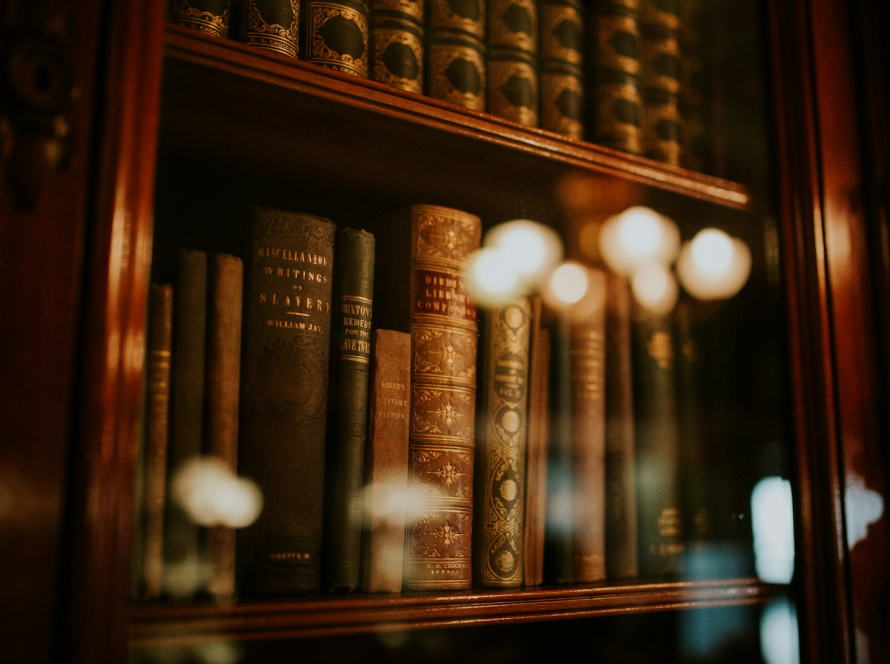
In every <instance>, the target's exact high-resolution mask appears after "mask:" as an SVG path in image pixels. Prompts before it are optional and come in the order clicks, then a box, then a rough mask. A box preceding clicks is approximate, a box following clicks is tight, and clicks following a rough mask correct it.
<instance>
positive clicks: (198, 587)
mask: <svg viewBox="0 0 890 664" xmlns="http://www.w3.org/2000/svg"><path fill="white" fill-rule="evenodd" d="M401 216H402V218H401V219H396V220H391V221H392V223H387V224H382V225H381V227H380V230H379V234H381V235H382V236H383V237H382V238H380V240H378V238H375V236H374V235H372V234H371V233H369V232H367V231H364V230H354V229H350V228H340V229H336V228H335V226H334V224H333V223H332V222H330V221H329V220H327V219H322V218H319V217H316V216H313V215H309V214H302V213H294V212H288V211H283V210H277V209H271V208H259V207H258V208H254V209H253V210H252V211H251V213H250V219H249V228H250V241H249V243H248V245H247V246H246V247H245V258H244V263H243V264H242V260H241V259H240V258H238V257H235V256H228V255H216V254H211V255H208V254H206V253H205V252H203V251H201V250H182V251H181V253H180V256H179V271H178V276H177V278H176V280H175V282H174V283H170V284H160V283H153V284H152V287H151V288H152V290H151V297H150V300H149V302H150V311H149V326H148V332H149V333H148V340H147V344H148V353H147V358H148V362H147V366H148V370H147V408H146V426H145V445H144V455H143V456H144V464H143V467H144V471H143V473H144V475H143V477H144V487H145V489H144V499H143V506H144V509H143V517H142V520H143V528H142V530H141V532H142V533H143V542H142V552H143V556H142V561H143V564H142V566H141V579H140V586H141V590H140V594H141V595H142V596H143V597H145V598H157V597H160V596H164V595H167V596H171V595H172V596H182V595H189V594H194V593H198V592H203V593H208V594H210V595H213V596H216V597H231V596H233V595H235V594H239V595H243V596H248V595H254V596H257V595H258V596H275V595H278V596H281V595H299V594H307V593H317V592H320V591H353V590H356V589H362V590H365V591H369V592H399V591H402V590H441V591H444V590H458V589H469V588H471V587H489V588H499V587H518V586H522V585H526V586H535V585H540V584H542V583H545V582H548V583H592V582H598V581H603V580H606V579H628V578H635V577H637V576H638V575H640V574H642V575H644V576H663V575H665V574H671V573H677V572H679V571H680V567H679V565H680V561H681V560H682V558H683V553H684V551H683V549H684V542H685V539H684V537H683V532H682V531H683V527H682V524H681V515H680V513H681V508H680V496H679V492H680V488H679V486H678V483H677V477H678V472H679V468H678V464H679V463H680V457H679V455H678V448H677V445H678V435H679V430H678V428H677V427H678V421H677V411H676V408H675V406H676V404H674V403H673V401H672V399H673V397H672V395H673V393H674V392H673V391H674V387H675V385H674V384H672V382H671V381H673V378H672V376H673V375H674V371H673V369H672V362H673V352H674V350H673V342H672V341H671V339H672V333H671V331H670V329H668V328H665V327H664V325H665V323H664V321H662V320H660V319H659V320H656V321H646V319H641V320H640V321H637V322H632V320H633V317H632V316H631V307H632V302H631V298H630V293H629V290H628V286H627V283H626V281H624V280H621V279H619V278H617V277H614V276H613V275H610V274H607V273H606V272H605V271H599V270H592V271H591V276H592V282H591V283H592V284H594V288H595V289H598V290H599V301H600V303H601V304H602V302H605V303H606V306H600V307H598V308H596V309H595V310H593V311H591V312H590V313H589V314H588V315H586V316H584V317H583V318H581V319H576V320H573V319H571V318H569V317H567V316H561V315H559V314H555V313H554V312H552V311H550V312H548V310H547V308H546V307H544V306H543V305H542V303H541V300H540V298H538V297H535V296H532V297H522V298H517V299H514V300H511V301H509V302H506V303H503V304H501V305H498V306H493V307H490V308H485V309H481V308H480V309H479V310H478V311H477V307H476V305H475V304H474V302H473V300H472V298H471V297H470V296H469V295H468V292H467V286H466V284H465V282H464V276H463V266H464V263H465V261H466V259H467V258H468V257H469V256H470V254H471V253H472V252H473V251H474V250H475V249H477V248H478V247H479V246H480V240H481V229H482V227H481V220H480V219H479V218H478V217H476V216H474V215H472V214H469V213H466V212H463V211H461V210H455V209H452V208H445V207H440V206H432V205H416V206H413V207H411V208H410V209H408V210H406V211H404V212H403V213H402V214H401ZM406 217H407V218H406ZM406 224H408V225H410V228H411V234H410V241H409V238H408V237H405V236H404V235H402V234H400V233H399V229H405V228H406V227H407V226H406ZM387 233H392V236H391V237H390V236H388V235H387ZM381 240H382V244H383V247H385V249H378V247H379V245H378V241H381ZM375 266H381V267H382V266H385V269H378V270H376V272H377V274H375ZM406 266H408V267H409V269H410V274H404V273H403V271H404V268H405V267H406ZM375 293H376V295H375ZM634 372H637V378H636V379H635V378H634ZM640 372H642V375H641V374H640ZM634 389H636V393H635V392H634ZM686 435H687V436H688V435H689V430H687V432H686ZM201 455H204V456H212V457H215V458H216V459H218V460H220V461H221V462H222V463H223V464H224V465H225V466H226V467H227V468H228V469H229V471H230V473H231V475H232V477H235V476H236V475H237V476H240V477H242V478H249V479H252V480H254V481H256V483H257V484H258V485H259V489H260V491H261V492H262V509H261V511H260V512H259V516H258V518H256V520H255V521H253V522H252V523H250V524H249V525H246V527H243V528H238V529H237V530H236V529H234V528H233V527H232V525H233V524H232V523H231V522H226V521H225V520H224V519H223V520H217V521H212V520H210V521H208V520H206V519H203V518H202V517H201V516H196V515H195V514H188V513H187V512H186V510H184V509H183V504H182V503H183V500H184V499H182V493H183V491H182V490H180V489H177V488H176V486H175V484H176V480H175V478H174V474H175V473H176V472H177V471H178V470H179V469H180V467H181V466H183V465H184V464H186V465H187V462H188V461H189V460H190V459H192V458H194V457H200V456H201ZM171 480H172V483H171ZM206 481H207V480H206V479H205V482H206ZM171 486H172V488H171ZM193 490H194V491H196V492H197V493H198V494H199V495H200V496H201V497H203V496H205V495H207V494H208V493H209V491H208V489H207V488H206V487H201V486H198V487H197V488H193ZM228 490H230V491H233V490H232V489H231V487H229V488H228ZM234 493H235V494H237V492H236V491H235V492H234ZM236 497H237V496H236ZM217 501H222V502H223V503H225V502H226V501H229V502H231V496H223V497H219V496H217ZM199 502H200V500H199ZM211 502H212V501H211ZM239 509H241V508H239V507H238V506H237V505H236V506H235V511H236V512H238V511H239ZM241 511H243V510H241ZM202 523H204V524H209V527H206V528H203V527H201V526H200V524H202ZM638 523H639V526H638ZM235 525H237V524H235ZM236 533H237V534H236ZM638 540H639V541H638ZM638 552H639V556H638ZM183 578H185V581H183Z"/></svg>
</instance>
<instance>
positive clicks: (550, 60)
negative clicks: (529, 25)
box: [539, 0, 585, 140]
mask: <svg viewBox="0 0 890 664" xmlns="http://www.w3.org/2000/svg"><path fill="white" fill-rule="evenodd" d="M540 7H541V16H540V50H539V54H540V82H541V85H540V108H541V118H540V124H541V127H543V128H544V129H549V130H550V131H555V132H557V133H559V134H563V135H565V136H569V137H570V138H576V139H579V140H580V139H581V138H583V137H584V112H583V107H584V97H585V95H584V52H583V43H584V30H585V28H584V20H585V19H584V7H583V5H582V4H581V2H579V0H543V1H542V2H541V5H540Z"/></svg>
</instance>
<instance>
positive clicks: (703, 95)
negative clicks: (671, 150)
mask: <svg viewBox="0 0 890 664" xmlns="http://www.w3.org/2000/svg"><path fill="white" fill-rule="evenodd" d="M707 7H708V4H707V3H706V2H705V1H704V0H682V1H681V2H680V3H679V11H680V28H679V34H678V41H679V48H680V92H679V97H678V99H677V106H678V111H679V115H680V118H681V120H682V131H681V132H680V162H681V164H682V165H683V166H684V167H685V168H688V169H690V170H693V171H698V172H700V173H712V172H713V170H714V145H713V126H712V122H711V113H710V103H711V100H712V99H713V92H712V89H711V87H712V86H711V85H710V83H711V81H710V80H709V76H710V73H711V71H710V68H709V58H708V50H707V44H708V40H707V39H705V34H706V33H707V29H708V11H707Z"/></svg>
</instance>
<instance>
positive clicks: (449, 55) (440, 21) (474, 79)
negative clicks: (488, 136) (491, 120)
mask: <svg viewBox="0 0 890 664" xmlns="http://www.w3.org/2000/svg"><path fill="white" fill-rule="evenodd" d="M485 9H486V5H485V0H467V2H461V3H451V2H448V0H427V5H426V16H427V19H426V20H427V29H426V34H427V49H426V51H427V53H426V78H427V85H426V89H427V94H428V95H429V96H431V97H434V98H436V99H442V100H444V101H449V102H451V103H453V104H458V105H459V106H464V107H465V108H470V109H473V110H475V111H484V110H485V98H486V91H487V83H486V80H487V67H486V61H485V41H484V40H485Z"/></svg>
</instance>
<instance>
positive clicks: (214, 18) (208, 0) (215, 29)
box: [170, 0, 232, 37]
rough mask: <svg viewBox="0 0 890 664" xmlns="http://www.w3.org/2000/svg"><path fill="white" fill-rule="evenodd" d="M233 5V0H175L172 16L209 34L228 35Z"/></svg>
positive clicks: (179, 22) (175, 20)
mask: <svg viewBox="0 0 890 664" xmlns="http://www.w3.org/2000/svg"><path fill="white" fill-rule="evenodd" d="M231 6H232V0H173V2H172V3H171V5H170V18H171V20H172V21H173V22H174V23H178V24H179V25H184V26H186V27H188V28H192V29H194V30H200V31H201V32H206V33H207V34H209V35H214V36H216V37H228V36H229V22H230V18H231Z"/></svg>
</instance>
